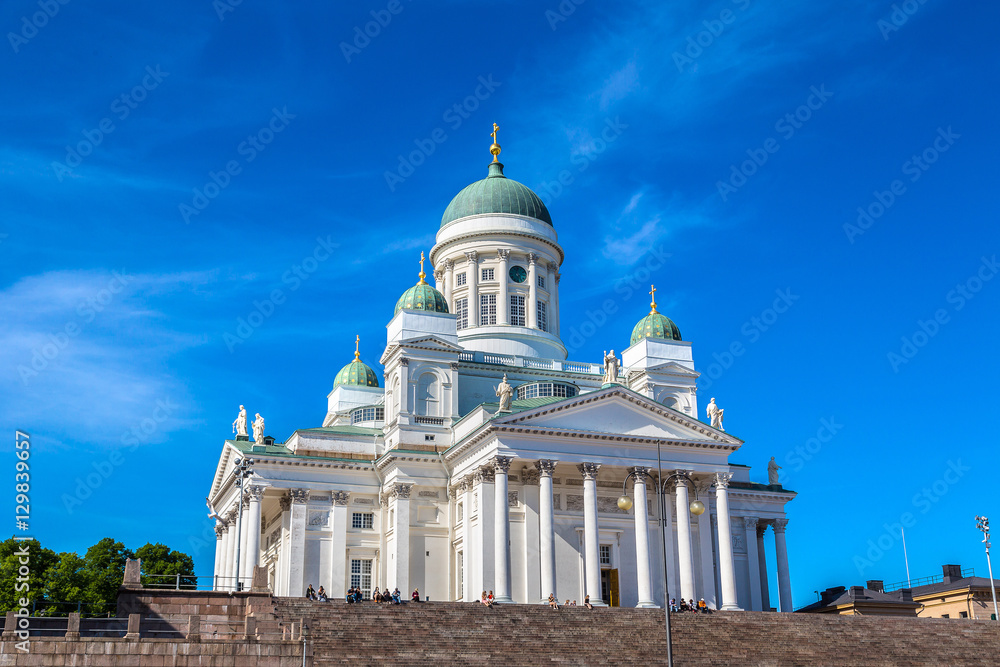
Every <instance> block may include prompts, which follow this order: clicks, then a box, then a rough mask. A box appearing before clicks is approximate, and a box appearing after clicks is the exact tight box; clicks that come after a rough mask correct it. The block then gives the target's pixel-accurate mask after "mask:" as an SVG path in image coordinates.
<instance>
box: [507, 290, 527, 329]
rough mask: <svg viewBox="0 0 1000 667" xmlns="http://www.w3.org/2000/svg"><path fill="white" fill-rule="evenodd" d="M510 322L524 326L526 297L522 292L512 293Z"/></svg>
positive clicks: (516, 325)
mask: <svg viewBox="0 0 1000 667" xmlns="http://www.w3.org/2000/svg"><path fill="white" fill-rule="evenodd" d="M510 323H511V325H513V326H515V327H523V326H524V297H523V296H522V295H520V294H511V295H510Z"/></svg>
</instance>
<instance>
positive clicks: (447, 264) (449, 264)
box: [444, 259, 455, 271]
mask: <svg viewBox="0 0 1000 667" xmlns="http://www.w3.org/2000/svg"><path fill="white" fill-rule="evenodd" d="M454 268H455V262H453V261H452V260H450V259H446V260H444V270H445V271H451V270H452V269H454Z"/></svg>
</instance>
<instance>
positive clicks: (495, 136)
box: [490, 123, 500, 143]
mask: <svg viewBox="0 0 1000 667" xmlns="http://www.w3.org/2000/svg"><path fill="white" fill-rule="evenodd" d="M499 129H500V126H499V125H497V124H496V123H493V132H491V133H490V136H491V137H493V143H496V142H497V130H499Z"/></svg>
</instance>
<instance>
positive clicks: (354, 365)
mask: <svg viewBox="0 0 1000 667" xmlns="http://www.w3.org/2000/svg"><path fill="white" fill-rule="evenodd" d="M360 343H361V337H360V336H358V337H357V338H356V339H355V341H354V361H352V362H351V363H349V364H347V365H346V366H344V367H343V368H341V369H340V372H339V373H337V377H336V378H334V380H333V388H334V389H336V388H337V387H339V386H341V385H344V386H348V387H377V386H378V376H377V375H375V371H373V370H372V369H371V366H369V365H368V364H366V363H365V362H363V361H361V352H359V351H358V346H359V345H360Z"/></svg>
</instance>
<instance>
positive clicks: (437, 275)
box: [434, 269, 444, 282]
mask: <svg viewBox="0 0 1000 667" xmlns="http://www.w3.org/2000/svg"><path fill="white" fill-rule="evenodd" d="M443 279H444V270H442V269H434V280H436V281H437V282H441V281H442V280H443Z"/></svg>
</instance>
